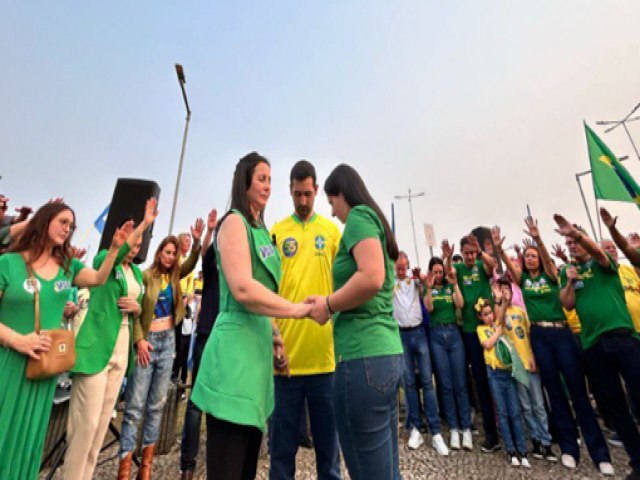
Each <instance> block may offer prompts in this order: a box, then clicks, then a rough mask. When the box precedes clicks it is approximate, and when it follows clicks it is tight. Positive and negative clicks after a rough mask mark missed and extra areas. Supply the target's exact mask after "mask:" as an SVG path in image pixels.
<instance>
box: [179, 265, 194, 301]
mask: <svg viewBox="0 0 640 480" xmlns="http://www.w3.org/2000/svg"><path fill="white" fill-rule="evenodd" d="M186 260H187V257H186V256H185V257H180V265H182V264H183V263H184V262H185V261H186ZM194 278H195V271H194V270H192V271H191V272H189V275H187V276H185V277H182V280H180V290H181V291H182V295H193V279H194Z"/></svg>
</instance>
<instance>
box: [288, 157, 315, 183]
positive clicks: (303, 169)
mask: <svg viewBox="0 0 640 480" xmlns="http://www.w3.org/2000/svg"><path fill="white" fill-rule="evenodd" d="M309 177H311V180H313V185H314V186H315V185H316V169H315V167H314V166H313V165H311V162H309V161H307V160H298V161H297V162H296V164H295V165H294V166H293V168H292V169H291V174H290V175H289V183H290V184H291V185H293V181H294V180H297V181H299V182H301V181H303V180H306V179H307V178H309Z"/></svg>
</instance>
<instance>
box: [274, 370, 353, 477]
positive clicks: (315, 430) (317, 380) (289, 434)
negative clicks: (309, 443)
mask: <svg viewBox="0 0 640 480" xmlns="http://www.w3.org/2000/svg"><path fill="white" fill-rule="evenodd" d="M274 387H275V409H274V411H273V415H272V417H271V422H270V424H269V437H270V450H271V464H270V467H269V478H270V479H271V480H286V479H291V480H293V479H294V478H295V473H296V453H297V452H298V443H299V440H300V438H299V437H300V417H301V416H302V415H303V414H304V410H305V409H304V405H305V399H306V402H307V405H308V407H309V420H310V422H311V434H312V436H313V448H314V449H315V453H316V471H317V473H318V479H320V480H328V479H331V480H339V479H340V478H342V477H341V476H340V447H339V446H338V435H337V432H336V421H335V416H334V414H333V373H325V374H318V375H300V376H294V377H291V378H287V377H283V376H281V375H276V376H275V377H274ZM304 421H305V423H306V418H305V420H304Z"/></svg>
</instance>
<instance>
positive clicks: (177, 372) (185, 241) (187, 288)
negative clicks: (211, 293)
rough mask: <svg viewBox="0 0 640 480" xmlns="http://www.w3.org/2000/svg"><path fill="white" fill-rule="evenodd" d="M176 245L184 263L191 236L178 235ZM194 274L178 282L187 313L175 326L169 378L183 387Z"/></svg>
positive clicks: (190, 321) (189, 337) (184, 396)
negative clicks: (171, 367)
mask: <svg viewBox="0 0 640 480" xmlns="http://www.w3.org/2000/svg"><path fill="white" fill-rule="evenodd" d="M178 244H179V245H180V252H179V253H180V264H182V262H184V261H185V260H186V259H187V257H188V256H189V252H190V251H191V234H189V233H181V234H180V235H178ZM194 277H195V272H193V271H192V272H191V273H189V275H187V276H186V277H184V278H182V280H180V290H182V301H183V302H184V305H185V307H187V313H186V314H185V316H184V318H183V319H182V323H180V324H179V325H176V358H175V360H174V361H173V371H172V373H171V378H172V381H173V382H174V383H178V380H180V382H181V383H182V385H185V384H186V383H187V374H188V373H189V372H188V370H187V360H188V357H189V344H190V343H191V333H192V331H193V317H194V315H193V314H194V312H193V308H192V305H191V303H192V301H193V291H194V289H193V286H194ZM181 399H182V400H185V399H186V395H185V394H184V392H182V393H181Z"/></svg>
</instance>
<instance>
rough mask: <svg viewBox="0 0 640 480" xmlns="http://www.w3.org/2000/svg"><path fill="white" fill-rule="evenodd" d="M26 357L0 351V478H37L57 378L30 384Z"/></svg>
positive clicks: (22, 479) (5, 350)
mask: <svg viewBox="0 0 640 480" xmlns="http://www.w3.org/2000/svg"><path fill="white" fill-rule="evenodd" d="M26 365H27V357H26V356H25V355H22V354H20V353H18V352H16V351H15V350H11V349H9V348H2V347H0V372H2V388H0V478H1V479H10V478H16V479H18V478H19V479H21V480H32V479H36V478H38V472H39V470H40V461H41V459H42V450H43V448H44V439H45V436H46V434H47V427H48V426H49V415H50V414H51V408H52V407H53V395H54V393H55V391H56V383H57V377H53V378H48V379H46V380H37V381H31V380H27V377H26V376H25V368H26Z"/></svg>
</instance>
